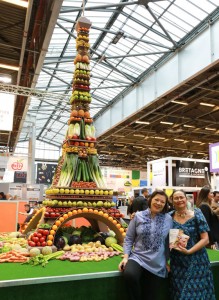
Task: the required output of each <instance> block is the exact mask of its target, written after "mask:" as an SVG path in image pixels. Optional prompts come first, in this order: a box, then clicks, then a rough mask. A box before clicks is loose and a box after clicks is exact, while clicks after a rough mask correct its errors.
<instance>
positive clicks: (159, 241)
mask: <svg viewBox="0 0 219 300" xmlns="http://www.w3.org/2000/svg"><path fill="white" fill-rule="evenodd" d="M172 199H173V205H174V211H173V212H171V215H170V214H167V213H166V212H167V196H166V194H165V193H164V192H162V191H155V192H154V193H152V195H151V197H150V200H149V208H148V209H147V210H145V211H142V212H138V213H136V215H135V217H134V219H133V220H132V221H131V222H130V225H129V227H128V231H127V235H126V238H125V242H124V253H125V255H124V258H123V260H122V261H121V263H120V265H119V269H120V270H123V269H124V277H125V280H126V283H127V289H128V294H129V298H130V299H131V300H132V299H135V300H142V295H141V285H140V278H141V277H142V276H143V275H144V276H146V279H145V280H144V284H145V285H147V287H148V290H149V288H150V291H151V292H150V293H148V294H147V298H146V299H147V300H149V299H151V300H152V299H153V300H156V299H158V297H157V295H156V292H157V291H159V289H160V283H161V282H162V279H163V278H164V277H166V276H167V270H168V268H169V267H168V265H167V264H166V263H167V260H168V253H169V249H168V233H169V230H170V228H175V229H181V230H183V232H184V234H186V235H188V236H189V241H188V244H187V246H186V248H184V247H179V249H178V250H175V249H172V250H171V252H170V270H171V271H170V292H171V299H173V300H215V299H216V298H215V295H214V285H213V276H212V273H211V270H210V262H209V259H208V255H207V252H206V249H205V246H206V245H207V244H208V241H209V239H208V231H209V227H208V225H207V222H206V220H205V218H204V216H203V214H202V212H201V211H200V210H199V209H195V211H194V212H193V211H190V210H188V209H187V199H186V195H185V193H184V192H183V191H175V192H174V193H173V195H172Z"/></svg>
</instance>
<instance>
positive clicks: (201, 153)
mask: <svg viewBox="0 0 219 300" xmlns="http://www.w3.org/2000/svg"><path fill="white" fill-rule="evenodd" d="M197 154H200V155H206V153H203V152H197Z"/></svg>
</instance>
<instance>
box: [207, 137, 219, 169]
mask: <svg viewBox="0 0 219 300" xmlns="http://www.w3.org/2000/svg"><path fill="white" fill-rule="evenodd" d="M209 158H210V170H211V172H215V173H217V172H219V143H215V144H211V145H209Z"/></svg>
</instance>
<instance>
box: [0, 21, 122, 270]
mask: <svg viewBox="0 0 219 300" xmlns="http://www.w3.org/2000/svg"><path fill="white" fill-rule="evenodd" d="M90 26H91V23H90V21H89V20H88V19H86V18H85V17H81V18H79V21H78V23H77V25H76V30H77V39H76V50H77V55H76V57H75V60H74V64H75V71H74V76H73V90H72V95H71V97H70V105H71V112H70V117H69V120H68V128H67V132H66V135H65V137H64V141H63V146H62V156H61V157H60V158H59V161H58V165H57V168H56V170H55V173H54V177H53V180H52V184H51V186H50V187H49V188H48V189H47V190H46V191H45V194H46V198H45V200H44V201H43V203H42V207H41V208H39V209H38V210H37V211H36V212H35V213H34V214H33V216H32V218H31V219H30V221H29V222H28V223H27V224H25V226H24V227H22V228H21V232H20V233H16V232H15V233H11V234H1V235H0V262H21V263H24V264H29V265H31V266H39V265H40V266H43V267H45V266H46V264H48V262H49V261H50V260H52V259H59V260H61V261H63V260H68V261H70V262H86V261H94V262H98V261H101V260H106V259H110V258H111V257H113V256H115V255H120V254H122V253H123V248H122V244H123V240H124V237H125V234H126V229H127V228H126V227H127V226H125V225H126V224H125V223H124V222H121V220H120V218H122V217H123V215H122V214H121V213H120V211H119V210H118V209H116V208H115V207H114V206H115V204H114V203H113V202H112V196H113V190H110V189H107V187H106V184H105V182H104V178H103V176H102V173H101V169H100V165H99V160H98V155H97V150H96V148H95V145H96V142H97V141H96V136H95V126H94V124H93V119H92V117H91V116H90V107H89V104H90V103H91V101H92V99H91V94H90V56H89V47H90V45H89V29H90ZM77 218H84V219H86V220H87V221H88V223H89V224H90V225H89V226H84V225H83V226H80V227H74V226H73V224H75V223H73V220H74V219H77Z"/></svg>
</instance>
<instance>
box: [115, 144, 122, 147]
mask: <svg viewBox="0 0 219 300" xmlns="http://www.w3.org/2000/svg"><path fill="white" fill-rule="evenodd" d="M114 146H118V147H124V144H114Z"/></svg>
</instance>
